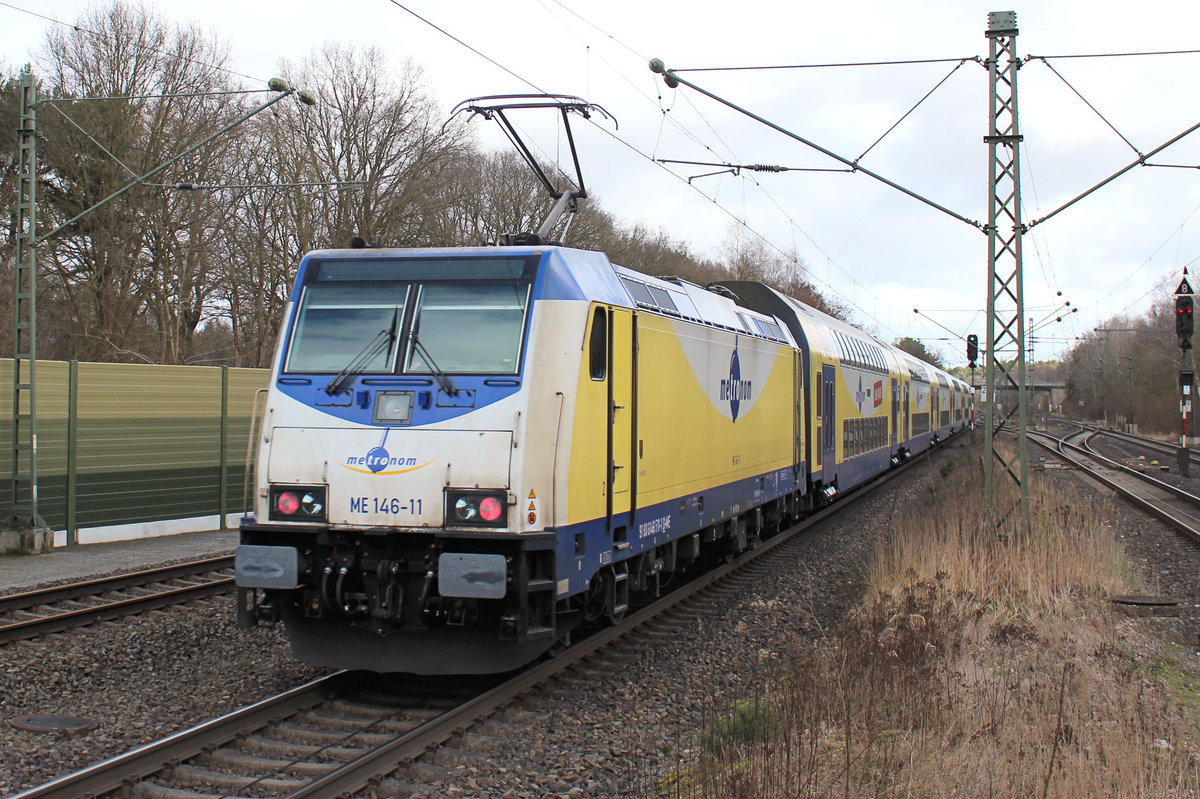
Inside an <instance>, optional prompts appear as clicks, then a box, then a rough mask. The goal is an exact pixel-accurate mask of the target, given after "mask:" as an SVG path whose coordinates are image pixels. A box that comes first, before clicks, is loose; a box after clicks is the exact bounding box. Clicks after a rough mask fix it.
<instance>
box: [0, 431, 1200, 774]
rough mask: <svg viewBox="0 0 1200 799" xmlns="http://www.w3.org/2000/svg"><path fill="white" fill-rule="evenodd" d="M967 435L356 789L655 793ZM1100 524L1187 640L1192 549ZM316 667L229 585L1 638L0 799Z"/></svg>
mask: <svg viewBox="0 0 1200 799" xmlns="http://www.w3.org/2000/svg"><path fill="white" fill-rule="evenodd" d="M979 437H981V436H980V435H979V434H977V438H979ZM967 443H968V442H967V441H966V440H959V441H955V442H952V443H951V444H950V445H948V446H947V447H946V448H945V450H944V451H942V452H938V453H935V454H934V456H933V458H931V459H930V460H928V461H926V462H925V463H924V464H919V465H918V466H917V467H916V468H915V469H913V470H912V471H911V472H910V473H909V475H908V476H907V478H906V479H902V480H897V481H892V483H890V484H888V485H886V486H884V487H882V488H881V489H879V490H878V491H877V492H875V493H874V494H873V495H872V496H871V497H868V498H867V499H866V500H865V501H864V502H862V503H861V504H860V505H859V506H858V508H857V509H856V511H855V512H854V513H853V514H841V515H839V516H837V517H835V518H833V519H831V520H827V521H826V522H824V523H822V524H821V525H820V526H819V527H818V528H817V529H815V530H812V531H810V532H809V533H807V534H805V535H804V536H802V537H801V539H800V541H799V542H798V543H797V544H795V545H789V546H793V547H794V548H793V549H791V550H789V552H790V553H791V554H790V556H789V557H788V558H776V559H774V560H773V561H772V565H771V567H770V568H769V569H762V570H759V571H758V572H757V579H755V580H751V581H749V582H743V583H742V584H741V587H740V588H739V589H738V590H737V591H736V592H735V593H725V594H719V595H717V597H716V598H714V599H711V600H706V601H703V602H701V603H700V604H697V605H696V606H695V607H694V608H693V609H692V611H691V612H688V613H685V614H683V615H682V617H678V618H677V620H676V621H674V622H673V623H672V624H671V625H670V626H663V625H658V626H654V625H652V626H651V628H649V629H648V630H644V631H643V632H642V633H640V634H638V635H637V637H635V638H631V639H629V640H627V641H625V642H623V643H621V644H619V645H618V646H617V648H616V649H613V650H610V651H606V652H604V653H601V654H600V655H598V656H596V657H594V658H592V659H591V660H589V661H587V662H586V663H585V664H584V665H582V666H580V667H577V668H576V669H575V670H573V671H572V672H569V673H568V674H567V675H566V676H564V677H562V678H560V679H559V681H558V682H557V683H556V684H554V685H552V686H551V687H549V688H547V689H543V690H539V691H536V692H535V693H533V694H530V695H529V696H528V697H526V698H525V699H524V700H523V701H522V702H520V703H519V704H518V705H516V706H513V707H511V708H510V709H508V710H506V711H504V712H503V713H501V714H500V715H498V716H496V717H493V718H492V719H489V720H488V721H486V722H484V723H483V724H481V725H479V726H477V727H476V728H474V729H473V730H471V731H469V732H467V733H466V734H465V735H464V736H462V738H461V739H459V740H456V741H452V742H450V743H449V744H448V745H447V746H445V747H443V748H442V749H440V750H439V751H438V752H436V753H435V754H434V755H433V756H431V757H429V758H427V759H426V760H427V762H419V763H418V764H416V765H415V766H414V767H413V768H412V769H411V770H410V771H409V773H408V774H407V775H405V776H402V777H400V778H399V779H398V780H397V781H391V782H384V783H383V784H381V785H380V786H379V787H378V788H376V789H373V790H370V791H366V792H363V793H362V794H360V796H364V797H366V796H378V797H383V796H413V797H431V798H432V797H539V798H540V797H617V796H634V795H639V794H641V795H646V796H653V795H658V791H657V788H658V786H657V779H658V775H659V774H661V773H663V772H664V771H666V770H667V769H670V768H671V767H673V766H675V765H676V764H677V763H678V762H679V761H680V760H682V759H687V758H688V757H689V750H690V749H691V748H692V747H694V746H696V744H697V741H699V736H700V735H701V733H702V731H703V729H704V727H705V725H706V722H707V720H708V719H709V718H710V717H711V715H712V713H713V712H714V711H719V710H721V709H723V708H725V707H728V705H729V704H730V703H732V702H734V701H736V700H738V699H741V698H744V697H747V696H751V695H752V694H753V691H754V688H755V686H756V685H758V684H760V683H761V681H762V679H763V676H764V675H765V674H767V673H769V672H771V671H772V670H773V669H774V667H775V664H776V662H777V661H778V659H779V658H781V657H783V656H784V655H785V652H784V647H785V646H787V645H788V642H789V641H792V642H794V641H796V640H797V639H799V640H800V641H801V642H803V641H804V640H806V639H808V640H812V639H815V638H816V637H819V636H820V635H822V633H823V631H826V630H832V629H833V628H834V627H835V626H836V625H837V624H838V622H839V620H840V619H841V617H842V614H843V613H844V612H845V610H846V609H847V608H849V607H850V606H851V605H852V604H853V603H854V602H855V601H857V599H858V598H859V597H860V596H861V592H862V590H863V587H864V577H865V572H866V569H867V567H868V565H869V563H870V560H871V558H872V557H873V556H874V552H875V546H876V541H877V537H878V536H879V534H880V533H881V532H882V531H883V530H885V529H886V528H887V526H888V525H889V523H890V520H891V519H893V518H901V517H903V516H907V515H911V514H914V513H923V512H928V509H929V508H930V498H931V493H930V490H929V489H930V487H931V486H932V484H933V483H934V482H935V481H938V480H941V479H943V478H942V476H941V473H940V471H939V467H940V465H941V464H942V463H944V462H945V459H947V458H963V457H977V453H978V449H977V447H978V441H976V442H974V447H976V449H973V450H968V449H966V448H965V446H966V445H967ZM1062 477H1063V478H1065V479H1073V478H1072V477H1071V476H1069V475H1063V476H1062ZM1056 479H1059V478H1058V477H1056ZM1104 493H1105V492H1099V491H1097V494H1104ZM1111 523H1112V531H1113V534H1114V535H1116V536H1118V537H1119V538H1121V539H1122V540H1123V541H1124V542H1125V544H1126V546H1127V547H1128V548H1129V553H1130V556H1131V559H1132V560H1133V561H1134V562H1135V563H1138V564H1139V565H1141V566H1142V568H1143V569H1144V572H1145V574H1146V575H1147V577H1148V579H1149V580H1150V581H1151V583H1152V584H1153V585H1155V586H1157V587H1158V588H1159V589H1161V590H1162V591H1163V592H1164V593H1170V594H1173V595H1176V596H1181V597H1188V598H1189V602H1188V606H1187V607H1186V608H1185V611H1184V613H1183V615H1182V616H1181V617H1180V618H1179V619H1175V620H1171V621H1168V622H1165V624H1166V625H1167V626H1168V628H1169V629H1170V630H1171V631H1172V632H1173V633H1175V634H1177V635H1178V636H1179V637H1180V638H1182V639H1183V640H1184V641H1188V642H1192V643H1193V644H1196V645H1200V637H1198V635H1200V618H1198V615H1200V614H1198V613H1197V612H1196V610H1195V607H1194V605H1195V604H1196V603H1195V598H1196V597H1198V596H1200V589H1198V588H1197V584H1198V583H1200V549H1197V548H1196V547H1194V546H1191V545H1188V544H1185V543H1183V542H1181V541H1180V540H1179V539H1178V538H1177V537H1176V536H1175V535H1174V534H1172V533H1171V532H1169V531H1167V530H1166V529H1164V528H1163V526H1162V525H1161V524H1159V523H1158V522H1156V521H1153V520H1149V519H1147V518H1146V517H1145V516H1143V515H1141V514H1139V513H1136V512H1134V511H1132V510H1130V509H1128V508H1127V507H1126V506H1124V505H1122V504H1119V503H1115V507H1114V513H1113V518H1112V520H1111ZM1158 623H1159V624H1160V625H1161V624H1163V622H1161V621H1160V622H1158ZM320 673H321V672H319V671H318V670H315V669H313V668H310V667H307V666H305V665H303V664H301V663H299V662H297V661H296V660H294V659H293V658H292V657H291V654H290V651H289V650H288V646H287V643H286V641H285V639H284V638H283V635H282V631H281V630H274V631H268V630H264V629H258V630H253V631H241V630H238V629H237V627H236V625H235V622H234V602H233V598H232V596H227V597H219V598H215V599H211V600H206V601H201V602H195V603H192V604H190V605H187V606H181V607H176V608H171V609H168V610H164V611H158V612H154V613H149V614H144V615H141V616H136V617H130V618H127V619H124V620H122V621H118V622H110V623H105V624H100V625H95V626H93V627H90V628H87V629H84V630H75V631H71V632H67V633H62V634H59V635H55V636H52V637H49V638H46V639H42V640H37V641H30V642H23V643H16V644H10V645H8V646H6V647H3V648H0V795H6V794H9V793H15V792H19V791H21V790H25V789H28V788H31V787H34V786H36V785H39V784H41V783H43V782H46V781H48V780H50V779H53V778H54V777H56V776H59V775H61V774H64V773H68V772H70V771H74V770H78V769H80V768H83V767H86V766H87V765H90V764H91V763H94V762H96V761H99V760H102V759H105V758H108V757H112V756H115V755H118V754H121V753H123V752H126V751H128V750H130V749H132V748H134V747H136V746H140V745H142V744H145V743H148V742H150V741H154V740H157V739H159V738H161V737H163V736H165V735H168V734H170V733H172V732H175V731H178V730H181V729H185V728H187V727H190V726H193V725H195V724H199V723H201V722H203V721H206V720H208V719H210V718H213V717H215V716H218V715H221V714H223V713H226V712H229V711H232V710H235V709H237V708H239V707H243V706H245V705H247V704H250V703H252V702H255V701H257V700H259V699H263V698H266V697H267V696H269V695H271V694H274V693H277V692H279V691H282V690H285V689H287V688H291V687H294V686H296V685H300V684H302V683H304V682H307V681H308V680H310V679H313V678H314V677H316V676H318V675H319V674H320ZM27 714H42V715H51V714H54V715H67V716H80V717H85V718H89V719H92V720H93V721H95V722H96V723H97V726H96V727H95V728H94V729H93V730H91V731H88V732H81V733H76V734H61V733H32V732H25V731H22V730H18V729H16V728H15V727H13V726H12V725H11V723H10V721H11V719H13V718H15V717H18V716H23V715H27Z"/></svg>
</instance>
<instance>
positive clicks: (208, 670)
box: [0, 596, 317, 795]
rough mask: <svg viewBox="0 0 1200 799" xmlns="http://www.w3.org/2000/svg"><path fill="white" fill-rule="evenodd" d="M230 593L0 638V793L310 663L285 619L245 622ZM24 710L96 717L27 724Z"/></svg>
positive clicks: (235, 703)
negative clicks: (12, 639)
mask: <svg viewBox="0 0 1200 799" xmlns="http://www.w3.org/2000/svg"><path fill="white" fill-rule="evenodd" d="M234 609H235V605H234V600H233V597H232V596H224V597H217V598H214V599H211V600H206V601H201V602H195V603H192V604H191V605H187V606H181V607H175V608H170V609H168V610H163V611H156V612H153V613H148V614H143V615H139V616H131V617H128V618H125V619H123V620H121V621H114V622H107V623H104V624H99V625H93V626H91V627H89V628H86V629H80V630H74V631H70V632H65V633H60V634H57V635H53V636H50V637H47V638H45V639H40V640H34V641H21V642H16V643H13V644H9V645H7V646H5V647H3V648H0V664H2V665H0V795H7V794H10V793H14V792H17V791H21V790H25V789H27V788H32V787H34V786H36V785H40V784H42V783H44V782H47V781H49V780H51V779H53V778H54V777H57V776H60V775H62V774H65V773H69V772H71V771H77V770H79V769H81V768H84V767H85V766H88V765H90V764H91V763H94V762H97V761H99V760H104V759H106V758H109V757H112V756H114V755H119V754H121V753H123V752H126V751H128V750H130V749H132V748H134V747H136V746H141V745H142V744H145V743H148V742H150V741H154V740H157V739H159V738H162V737H164V736H166V735H168V734H170V733H172V732H176V731H178V730H180V729H185V728H187V727H191V726H194V725H196V724H199V723H200V722H202V721H206V720H208V719H210V718H213V717H215V716H219V715H222V714H224V713H228V712H229V711H231V710H235V709H237V708H239V707H242V706H244V705H248V704H250V703H252V702H255V701H258V700H259V699H263V698H265V697H267V696H269V695H271V694H274V693H278V692H279V691H281V690H284V689H286V688H290V687H292V686H295V685H299V684H301V683H304V682H306V681H308V680H310V679H312V678H313V677H315V676H316V674H317V672H316V671H314V670H313V669H312V668H310V667H307V666H304V665H303V664H301V663H299V662H297V661H295V660H293V659H292V657H291V653H290V650H289V649H288V646H287V642H286V641H285V640H284V638H283V635H282V630H274V631H266V630H263V629H259V630H256V631H250V632H243V631H241V630H238V629H237V627H236V623H235V610H234ZM25 715H61V716H78V717H82V718H86V719H91V720H93V721H95V722H96V723H97V726H96V728H95V729H93V730H91V731H90V732H82V733H77V734H74V735H64V734H60V733H34V732H26V731H23V730H19V729H17V728H15V727H13V726H12V725H11V723H10V721H11V720H12V719H13V718H15V717H19V716H25Z"/></svg>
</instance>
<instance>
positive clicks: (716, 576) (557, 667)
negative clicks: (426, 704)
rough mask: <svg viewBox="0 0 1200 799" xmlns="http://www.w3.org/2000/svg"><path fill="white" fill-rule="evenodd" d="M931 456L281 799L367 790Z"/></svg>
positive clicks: (319, 798) (324, 798)
mask: <svg viewBox="0 0 1200 799" xmlns="http://www.w3.org/2000/svg"><path fill="white" fill-rule="evenodd" d="M930 451H931V450H926V451H925V452H923V453H921V454H920V455H917V456H915V457H914V458H912V459H911V460H909V461H908V462H907V463H905V464H903V465H901V466H899V467H897V468H896V469H893V470H891V471H889V472H886V473H884V474H883V475H881V476H880V477H878V478H876V479H875V480H873V481H871V482H870V483H867V484H865V485H863V486H861V487H858V488H856V489H854V490H853V491H848V492H847V493H846V494H844V495H843V498H842V500H841V501H839V502H835V503H833V504H832V505H829V506H828V507H826V508H823V509H822V510H820V511H818V512H817V513H815V514H813V515H812V516H808V517H806V518H805V519H804V520H802V521H801V522H799V523H797V524H795V525H793V526H792V527H791V528H789V529H788V530H785V531H782V532H780V533H779V534H777V535H774V536H772V537H770V538H769V539H767V540H766V541H764V542H763V543H761V544H760V545H759V546H757V547H756V548H754V549H753V550H750V551H749V552H746V553H743V554H742V555H740V556H739V557H737V558H735V559H734V560H733V561H731V562H730V563H727V564H725V565H723V566H720V567H718V568H716V569H713V570H711V571H709V572H708V573H706V574H704V575H701V576H699V577H697V578H696V579H694V580H692V581H690V582H688V583H687V584H686V585H683V586H680V587H679V588H677V589H675V590H674V591H672V592H670V593H669V594H667V595H665V596H663V597H661V598H660V599H658V600H656V601H654V602H653V603H651V604H650V605H647V606H646V607H644V608H642V609H641V610H638V611H636V612H635V613H633V614H631V615H630V616H628V617H626V618H625V619H624V620H622V621H620V622H618V623H617V624H614V625H613V626H611V627H607V628H605V629H603V630H601V631H600V632H598V633H596V634H594V635H591V636H589V637H588V638H586V639H585V640H583V641H581V642H579V643H578V644H575V645H574V646H571V647H569V648H568V649H566V650H564V651H563V652H562V653H560V654H559V655H557V656H556V657H554V658H552V659H550V660H547V661H543V662H542V663H539V664H537V665H535V666H532V667H531V668H529V669H527V670H525V671H523V672H521V673H520V674H519V675H517V676H516V677H514V678H513V679H512V680H509V681H508V682H505V683H503V684H501V685H498V686H497V687H495V688H493V689H491V690H490V691H487V692H486V693H484V694H481V695H480V696H479V697H477V698H475V699H472V700H470V701H468V702H466V703H464V704H463V705H460V706H459V707H457V708H455V709H453V710H449V711H447V712H446V713H443V714H442V715H440V716H438V717H437V718H435V719H431V720H430V721H428V722H426V723H425V724H422V725H421V726H419V727H417V728H415V729H413V730H411V731H410V732H407V733H405V734H403V735H401V736H399V737H397V738H396V739H395V740H393V741H391V742H389V743H387V744H385V745H383V746H380V747H378V748H376V749H372V750H371V751H369V752H366V753H364V754H363V755H361V756H360V757H358V758H356V759H354V760H352V761H350V762H348V763H346V764H344V765H342V766H339V767H338V768H337V769H335V770H334V771H331V772H330V773H329V774H326V775H325V776H323V777H320V778H319V779H317V780H315V781H314V782H313V783H312V784H310V785H308V786H305V787H304V788H302V789H300V790H298V791H294V792H292V793H289V794H287V795H286V799H333V797H340V796H349V795H352V794H353V793H355V792H357V791H361V790H363V789H365V788H367V787H368V786H369V785H371V784H372V782H377V781H378V780H379V779H380V778H381V777H383V776H384V775H386V774H387V772H389V771H393V770H395V769H396V768H397V767H399V766H402V765H404V764H406V763H408V762H411V761H412V760H415V759H416V758H418V757H420V756H421V755H422V754H423V753H425V752H426V751H427V750H428V749H429V748H430V747H431V746H437V745H439V744H441V743H442V742H444V741H446V740H447V739H449V738H450V737H452V736H454V735H456V734H461V733H462V732H464V731H465V730H467V729H468V728H470V727H471V726H473V725H474V724H476V723H479V722H480V721H482V720H483V719H485V718H487V717H488V716H489V715H491V714H492V713H494V712H495V711H496V710H497V709H499V708H502V707H504V706H505V705H507V704H509V703H510V702H512V700H514V699H515V698H517V697H518V696H520V695H522V694H524V693H527V692H529V691H531V690H533V689H534V688H535V687H536V686H538V685H540V684H542V683H543V682H545V681H546V680H548V679H549V678H550V677H553V676H555V675H557V674H560V673H562V672H564V671H566V670H567V669H569V668H571V667H572V666H574V665H575V664H576V663H579V662H580V661H582V660H584V659H586V658H588V657H590V656H591V655H593V654H595V653H596V652H598V651H599V650H601V649H603V648H605V647H607V646H609V645H611V644H612V643H613V642H615V641H616V640H617V639H619V638H622V637H624V636H626V635H628V634H629V633H630V632H632V631H633V630H635V629H637V628H638V627H640V626H642V625H643V624H645V623H646V622H648V621H650V620H651V619H653V618H655V617H656V616H658V615H660V614H662V613H664V612H665V611H667V610H668V609H670V608H672V607H674V606H675V605H678V604H680V603H681V602H682V601H683V600H685V599H687V598H689V597H691V596H693V595H695V594H697V593H699V592H700V591H702V590H703V589H705V588H707V587H708V586H710V585H712V584H713V583H716V582H718V581H720V580H721V579H723V578H725V577H727V576H728V575H730V574H731V573H733V572H735V571H737V570H738V569H741V568H743V567H744V566H745V565H746V564H748V563H750V562H752V561H754V560H756V559H758V558H760V557H762V556H763V555H765V554H766V553H768V552H770V551H772V550H774V549H775V548H777V547H779V546H780V545H782V544H783V543H785V542H787V541H789V540H791V539H792V538H793V537H795V536H796V535H798V534H799V533H801V532H803V531H805V530H807V529H808V528H810V527H812V526H814V525H816V524H818V523H820V522H821V521H824V520H825V519H827V518H828V517H830V516H832V515H834V514H836V513H838V512H840V511H842V510H843V509H845V508H848V507H851V506H852V505H853V504H854V502H848V501H847V499H849V498H851V497H852V498H854V499H855V500H857V499H861V498H863V497H865V496H867V495H868V494H870V493H871V492H873V491H874V490H875V489H877V488H879V487H880V486H882V485H884V484H885V483H887V482H888V481H889V480H891V479H892V478H893V477H897V476H899V475H901V474H903V473H904V472H906V471H908V469H910V468H911V467H913V466H915V465H916V464H917V463H920V462H922V461H923V460H924V459H925V458H926V457H927V456H928V454H929V452H930Z"/></svg>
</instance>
